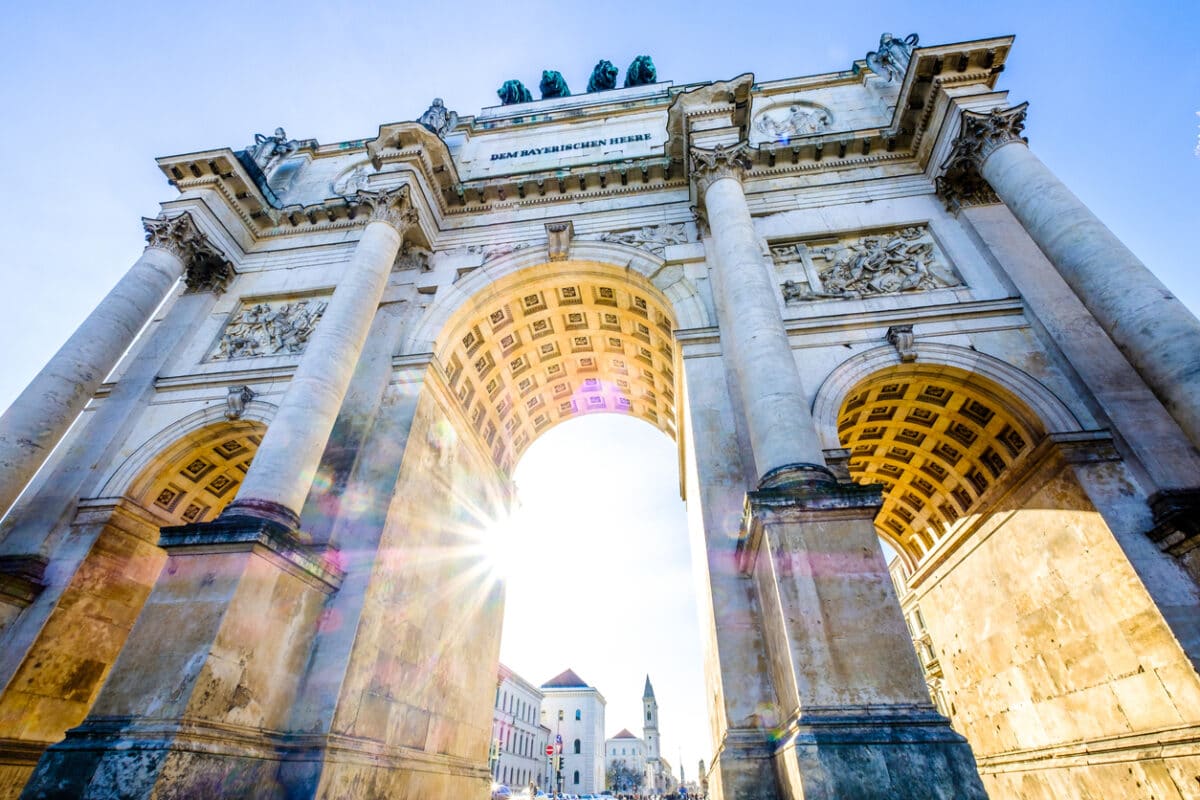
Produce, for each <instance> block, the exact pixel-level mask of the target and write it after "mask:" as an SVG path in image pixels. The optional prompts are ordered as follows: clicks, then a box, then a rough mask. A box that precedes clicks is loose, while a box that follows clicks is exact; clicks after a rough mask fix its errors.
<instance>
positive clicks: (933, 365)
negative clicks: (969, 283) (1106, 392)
mask: <svg viewBox="0 0 1200 800" xmlns="http://www.w3.org/2000/svg"><path fill="white" fill-rule="evenodd" d="M914 349H915V351H916V354H917V359H916V361H915V362H911V363H910V364H908V365H904V364H903V362H901V361H900V356H899V354H898V353H897V352H896V350H895V348H893V347H891V346H888V345H885V346H882V347H876V348H873V349H871V350H866V351H864V352H862V353H859V354H857V355H855V356H853V357H851V358H848V359H846V360H845V361H843V362H842V363H841V364H840V365H838V367H837V368H836V369H834V370H833V371H832V372H831V373H829V376H828V377H827V378H826V379H825V381H824V382H823V383H822V384H821V387H820V389H818V390H817V394H816V398H815V400H814V402H813V419H814V421H815V422H816V424H817V432H818V434H819V435H820V436H821V442H822V444H823V445H824V447H825V448H827V449H829V448H839V447H841V446H842V445H841V442H840V440H839V437H838V416H839V413H840V410H841V406H842V403H843V401H844V400H845V399H846V396H847V395H848V394H849V392H850V389H851V388H852V387H853V386H855V385H856V384H858V383H859V382H861V381H862V380H864V379H865V378H867V377H869V376H870V375H873V374H875V373H877V372H879V371H881V370H884V369H887V368H889V367H899V366H902V365H903V366H910V367H914V368H917V369H929V370H934V371H936V370H938V369H939V367H941V366H945V367H949V368H955V369H957V370H959V371H961V372H965V373H968V374H972V375H978V376H980V377H982V378H984V379H986V380H988V381H989V382H990V383H991V384H994V385H996V386H999V387H1003V391H1004V392H1007V393H1009V394H1011V395H1012V396H1014V397H1015V398H1016V399H1018V400H1020V401H1021V403H1022V404H1023V405H1024V406H1026V407H1027V408H1029V409H1030V411H1032V413H1033V414H1034V415H1035V416H1036V417H1037V419H1038V420H1039V424H1040V426H1041V428H1042V429H1043V430H1044V431H1045V432H1046V433H1066V432H1071V431H1081V430H1083V427H1082V426H1081V425H1080V424H1079V420H1078V419H1077V418H1076V417H1075V414H1074V413H1072V412H1071V410H1070V409H1069V408H1068V407H1067V406H1066V404H1065V403H1063V401H1062V400H1060V399H1059V398H1058V397H1057V396H1056V395H1055V394H1054V392H1052V391H1050V389H1048V388H1047V387H1046V386H1045V385H1044V384H1043V383H1041V382H1040V381H1038V380H1037V379H1036V378H1034V377H1033V376H1032V375H1030V374H1029V373H1027V372H1024V371H1023V370H1020V369H1018V368H1016V367H1014V366H1012V365H1011V364H1008V363H1006V362H1004V361H1001V360H1000V359H998V358H996V357H995V356H990V355H988V354H986V353H980V352H979V351H977V350H971V349H968V348H966V347H958V346H956V345H948V344H941V343H938V342H922V341H918V342H917V343H916V344H915V347H914Z"/></svg>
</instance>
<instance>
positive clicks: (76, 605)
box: [0, 501, 166, 798]
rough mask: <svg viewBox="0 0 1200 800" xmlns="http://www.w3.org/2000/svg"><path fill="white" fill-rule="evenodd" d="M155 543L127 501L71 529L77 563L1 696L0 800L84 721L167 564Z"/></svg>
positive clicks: (147, 523)
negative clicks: (50, 748) (45, 752)
mask: <svg viewBox="0 0 1200 800" xmlns="http://www.w3.org/2000/svg"><path fill="white" fill-rule="evenodd" d="M157 540H158V525H157V524H156V521H155V520H154V519H153V517H151V516H150V515H148V514H146V513H145V512H144V511H141V510H140V509H137V508H136V507H134V506H132V504H130V503H128V502H127V501H121V502H119V503H118V504H117V505H116V507H113V506H109V507H107V508H101V509H85V510H84V511H83V512H82V513H81V514H80V516H79V518H78V519H77V520H76V522H75V524H74V525H73V526H72V527H71V530H70V533H69V534H68V537H67V541H66V542H65V544H66V547H67V548H69V549H72V550H76V551H82V552H81V553H80V555H81V556H82V562H81V563H80V564H79V567H78V569H77V570H75V571H74V573H73V574H72V573H70V572H68V573H67V574H66V576H65V577H66V578H67V579H68V583H67V585H66V587H65V588H64V589H63V590H62V592H61V594H58V593H47V594H46V595H44V597H45V600H46V601H50V600H51V598H52V597H57V600H58V602H57V604H56V605H55V606H54V608H53V610H52V611H51V612H50V615H49V618H48V619H47V621H46V624H45V625H44V626H43V627H42V630H41V631H40V633H39V635H38V637H37V639H36V640H35V641H34V643H33V645H32V646H31V647H30V648H29V651H28V653H26V654H25V657H24V659H23V660H22V661H21V663H20V666H19V667H17V670H16V674H15V675H14V676H13V679H12V680H11V681H10V682H9V683H8V685H7V686H5V687H4V690H3V692H2V693H0V797H3V798H9V797H16V796H17V795H18V794H20V791H21V788H22V787H23V786H24V785H25V781H26V780H27V779H28V778H29V774H30V773H31V772H32V771H33V767H34V765H35V764H36V762H37V757H38V756H39V755H40V754H41V750H42V749H43V748H44V747H46V746H47V745H50V744H53V743H54V742H57V741H58V740H60V739H61V738H62V737H63V734H64V733H66V731H67V729H69V728H72V727H74V726H76V725H78V724H79V723H80V722H82V721H83V719H84V717H86V716H87V713H88V710H89V709H90V708H91V705H92V703H93V702H94V700H95V699H96V695H97V693H98V692H99V691H100V687H101V685H102V684H103V683H104V679H105V678H106V677H107V676H108V673H109V670H110V669H111V668H112V665H113V662H114V661H116V658H117V655H118V653H120V651H121V647H122V646H123V645H124V644H125V639H126V637H128V635H129V630H130V629H131V628H132V627H133V624H134V622H135V621H136V619H137V616H138V613H139V612H140V611H141V609H142V605H143V604H144V603H145V601H146V598H147V597H148V596H149V594H150V590H151V589H152V588H153V587H154V582H155V580H156V579H157V577H158V573H159V570H160V569H161V568H162V565H163V562H164V561H166V553H164V552H163V551H162V550H161V549H159V548H158V547H157V546H156V543H157ZM64 556H65V554H64ZM64 560H65V559H64Z"/></svg>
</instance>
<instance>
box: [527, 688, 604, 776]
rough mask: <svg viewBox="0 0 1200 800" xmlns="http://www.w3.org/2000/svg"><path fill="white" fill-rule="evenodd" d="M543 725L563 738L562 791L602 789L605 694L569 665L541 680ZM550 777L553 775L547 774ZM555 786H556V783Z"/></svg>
mask: <svg viewBox="0 0 1200 800" xmlns="http://www.w3.org/2000/svg"><path fill="white" fill-rule="evenodd" d="M541 688H542V695H543V700H542V725H544V726H545V727H546V728H548V729H549V730H550V732H551V740H552V741H554V742H558V741H559V740H560V739H561V742H562V757H563V760H562V791H564V792H567V793H569V794H591V793H595V792H599V791H602V790H603V789H604V707H605V705H606V703H605V700H604V695H602V694H600V692H599V690H597V689H596V688H595V687H593V686H588V685H587V683H585V682H584V681H583V679H582V678H580V677H579V676H578V675H576V674H575V673H574V671H572V670H570V669H568V670H565V671H564V672H562V673H560V674H558V675H556V676H554V677H553V678H551V679H550V680H548V681H546V682H545V683H543V684H542V687H541ZM550 778H551V780H552V781H555V780H556V779H557V776H556V775H551V776H550ZM553 785H554V788H555V789H557V788H559V787H558V785H557V783H555V784H553Z"/></svg>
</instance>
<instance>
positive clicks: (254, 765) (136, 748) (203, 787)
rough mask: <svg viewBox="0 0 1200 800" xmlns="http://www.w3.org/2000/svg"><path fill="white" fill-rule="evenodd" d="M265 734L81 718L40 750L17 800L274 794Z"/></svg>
mask: <svg viewBox="0 0 1200 800" xmlns="http://www.w3.org/2000/svg"><path fill="white" fill-rule="evenodd" d="M279 755H280V754H279V751H278V748H277V745H276V743H275V742H274V741H272V740H271V736H270V734H269V733H268V732H264V731H261V730H256V729H250V728H243V727H241V726H234V725H218V724H213V723H208V722H204V721H200V720H189V719H183V720H137V719H134V718H130V717H101V718H95V719H89V720H87V721H85V722H84V723H83V724H82V725H80V726H79V727H77V728H74V729H72V730H70V731H68V732H67V738H66V739H64V740H63V741H61V742H59V743H58V744H55V745H52V746H51V747H49V748H47V750H46V751H45V753H44V754H43V755H42V758H41V760H40V761H39V762H38V765H37V768H36V769H35V770H34V773H33V776H32V777H31V778H30V780H29V783H28V784H27V785H26V787H25V791H24V792H22V793H21V800H52V799H55V798H68V797H72V798H74V797H87V798H95V800H109V799H110V798H111V800H116V798H138V797H154V796H163V797H180V798H183V797H213V798H216V797H257V798H282V797H284V793H283V792H282V790H281V789H280V787H279V783H278V780H277V779H276V775H277V772H278V770H279Z"/></svg>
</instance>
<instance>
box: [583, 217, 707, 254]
mask: <svg viewBox="0 0 1200 800" xmlns="http://www.w3.org/2000/svg"><path fill="white" fill-rule="evenodd" d="M599 241H601V242H615V243H617V244H627V245H629V246H631V247H640V248H642V249H643V250H649V251H650V252H651V253H654V254H655V255H659V256H661V255H662V254H663V252H664V251H666V249H667V246H668V245H673V244H687V243H688V242H690V241H691V239H690V238H689V237H688V232H687V225H685V224H684V223H682V222H665V223H663V224H661V225H644V226H642V227H640V228H633V229H630V230H623V231H610V232H608V233H602V234H600V236H599Z"/></svg>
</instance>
